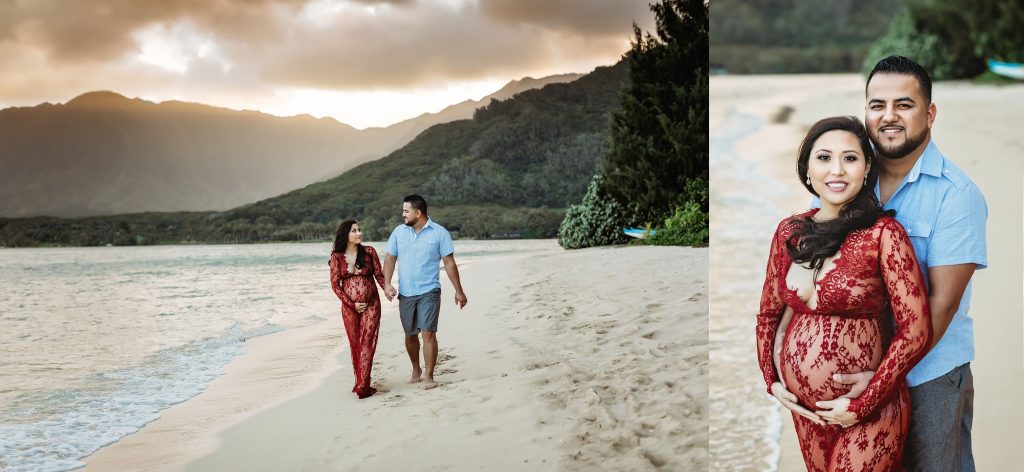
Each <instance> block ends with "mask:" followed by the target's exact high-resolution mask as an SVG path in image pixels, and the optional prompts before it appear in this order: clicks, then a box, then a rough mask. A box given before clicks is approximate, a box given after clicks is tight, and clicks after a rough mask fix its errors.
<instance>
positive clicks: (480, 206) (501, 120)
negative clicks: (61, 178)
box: [0, 62, 628, 246]
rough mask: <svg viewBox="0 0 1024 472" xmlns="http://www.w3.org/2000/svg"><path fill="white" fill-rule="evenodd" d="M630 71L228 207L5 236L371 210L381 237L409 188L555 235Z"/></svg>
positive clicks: (26, 229) (5, 233)
mask: <svg viewBox="0 0 1024 472" xmlns="http://www.w3.org/2000/svg"><path fill="white" fill-rule="evenodd" d="M627 80H628V65H627V64H626V63H625V62H620V63H619V64H617V65H615V66H611V67H601V68H598V69H597V70H595V71H594V72H592V73H590V74H588V75H586V76H584V77H582V78H580V79H578V80H576V81H573V82H570V83H560V84H550V85H547V86H545V87H543V88H541V89H534V90H529V91H525V92H522V93H519V94H518V95H515V96H514V97H512V98H510V99H507V100H496V101H493V102H491V104H490V105H488V106H487V107H485V108H481V109H479V110H477V111H476V113H475V114H474V116H473V118H472V119H467V120H459V121H454V122H451V123H445V124H440V125H435V126H433V127H431V128H430V129H428V130H427V131H425V132H423V133H421V134H420V135H419V136H417V137H416V138H415V139H414V140H413V141H412V142H410V143H408V144H407V145H405V146H403V147H402V148H400V149H398V150H396V151H394V152H392V153H390V154H389V155H387V156H386V157H384V158H381V159H379V160H375V161H372V162H368V163H365V164H362V165H359V166H357V167H355V168H353V169H351V170H349V171H348V172H345V173H344V174H342V175H341V176H338V177H336V178H333V179H329V180H326V181H322V182H318V183H315V184H312V185H308V186H306V187H303V188H300V189H298V190H294V191H291V192H288V193H285V194H283V195H280V196H278V197H274V198H270V199H266V200H262V201H259V202H257V203H253V204H249V205H244V206H241V207H237V208H235V209H232V210H228V211H225V212H220V213H215V212H205V213H147V214H135V215H118V216H112V217H104V218H81V219H74V220H62V219H56V218H32V219H0V243H2V244H4V245H7V246H22V245H36V244H70V245H93V244H107V243H110V244H151V243H178V242H181V241H199V242H233V241H238V242H243V241H262V240H295V239H319V238H323V237H325V236H329V235H332V234H333V232H334V228H335V227H336V224H337V221H338V220H340V219H343V218H358V219H360V220H361V222H362V226H363V227H364V231H366V232H367V233H368V234H367V236H368V239H382V238H383V237H384V236H386V234H387V233H388V232H389V231H390V230H391V228H393V227H394V225H395V224H397V223H398V222H399V219H398V216H399V214H400V208H401V199H402V197H403V196H404V195H406V194H408V193H420V194H422V195H424V197H426V198H427V200H428V202H430V205H431V210H430V213H431V216H432V217H433V218H434V219H435V221H438V222H439V223H441V224H443V225H445V226H447V227H449V228H450V229H451V230H453V232H455V233H456V234H457V235H461V236H463V237H553V236H554V235H555V232H556V231H557V228H558V224H559V222H560V221H561V218H562V216H563V214H564V208H565V207H567V206H568V205H569V204H571V203H574V202H576V201H578V200H579V198H580V197H581V196H582V194H583V193H584V191H585V189H586V185H587V183H588V182H589V181H590V178H591V177H592V176H593V174H594V171H595V169H596V166H597V161H598V158H599V156H600V155H601V154H602V153H604V152H605V151H606V147H607V143H606V139H607V138H606V136H607V127H608V114H609V112H610V111H611V110H612V109H613V108H614V107H615V106H616V105H617V103H618V98H619V93H620V91H621V89H622V87H623V84H624V83H625V82H626V81H627Z"/></svg>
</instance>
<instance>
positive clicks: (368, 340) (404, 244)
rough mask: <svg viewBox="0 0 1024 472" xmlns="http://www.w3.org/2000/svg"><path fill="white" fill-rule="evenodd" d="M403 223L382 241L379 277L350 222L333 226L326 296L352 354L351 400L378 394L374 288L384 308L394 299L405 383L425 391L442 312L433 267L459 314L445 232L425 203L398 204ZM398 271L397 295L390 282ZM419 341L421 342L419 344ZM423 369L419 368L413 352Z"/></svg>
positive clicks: (375, 261) (411, 199)
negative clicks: (334, 302)
mask: <svg viewBox="0 0 1024 472" xmlns="http://www.w3.org/2000/svg"><path fill="white" fill-rule="evenodd" d="M402 220H403V222H404V224H401V225H398V226H397V227H395V229H394V230H393V231H392V232H391V236H390V237H388V242H387V247H386V249H385V251H386V254H385V255H384V268H383V269H381V264H380V259H379V258H378V257H377V251H375V250H374V249H373V248H372V247H370V246H363V244H362V240H363V234H362V230H361V229H360V228H359V224H358V223H357V222H356V221H355V220H345V221H343V222H341V225H339V226H338V234H337V236H335V239H334V248H333V250H332V251H331V259H330V267H331V288H332V289H333V290H334V293H335V294H336V295H337V296H338V298H339V299H340V300H341V317H342V320H343V321H344V323H345V332H346V333H347V334H348V343H349V347H350V348H351V351H352V371H353V373H354V375H355V386H353V387H352V392H353V393H355V394H356V395H358V396H359V398H366V397H369V396H371V395H373V394H374V393H376V392H377V389H375V388H373V387H372V386H371V385H370V370H371V369H372V367H373V354H374V352H375V351H376V349H377V333H378V331H379V330H380V311H381V303H380V297H379V296H378V294H377V287H376V286H375V285H374V281H376V283H377V284H379V285H380V287H381V288H382V289H383V290H384V296H385V297H387V299H388V301H391V300H393V299H394V298H395V297H396V296H397V297H398V311H399V315H400V318H401V319H402V328H403V329H404V330H405V349H406V351H408V353H409V360H410V361H412V378H411V379H410V382H412V383H416V382H421V381H422V382H424V384H425V385H424V387H425V388H428V389H429V388H433V387H435V386H436V385H437V383H436V382H435V381H434V366H435V365H437V322H438V316H439V314H440V311H441V282H440V279H439V276H438V273H439V270H438V266H439V264H440V263H441V262H443V263H444V269H445V272H447V273H448V279H449V280H451V282H452V285H453V286H454V287H455V304H456V305H457V306H458V307H459V308H460V309H461V308H462V307H464V306H466V303H467V299H466V294H465V293H464V292H463V291H462V284H461V282H460V280H459V268H458V266H457V265H456V264H455V247H454V245H453V244H452V237H451V235H450V234H449V233H448V230H446V229H444V228H443V227H442V226H441V225H439V224H437V223H434V222H433V221H432V220H431V219H430V217H428V216H427V202H426V200H424V199H423V197H421V196H419V195H409V196H407V197H405V199H404V200H403V203H402ZM396 262H397V263H398V290H395V287H394V286H392V285H391V277H392V275H393V274H394V272H395V264H396ZM420 337H422V339H423V341H422V343H421V342H420ZM421 344H422V346H423V361H424V362H423V367H422V368H421V367H420V345H421Z"/></svg>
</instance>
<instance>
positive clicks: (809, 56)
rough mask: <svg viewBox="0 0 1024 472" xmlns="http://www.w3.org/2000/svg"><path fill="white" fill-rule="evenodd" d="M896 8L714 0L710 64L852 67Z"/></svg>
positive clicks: (803, 69) (751, 68)
mask: <svg viewBox="0 0 1024 472" xmlns="http://www.w3.org/2000/svg"><path fill="white" fill-rule="evenodd" d="M899 8H900V7H899V5H898V4H893V2H889V1H882V0H832V1H827V2H822V1H818V0H715V1H714V2H712V3H711V10H712V11H711V31H713V32H714V37H713V38H712V41H711V45H710V46H711V61H712V63H711V65H712V69H717V70H724V71H726V72H729V73H732V74H797V73H823V72H854V71H857V70H859V69H860V65H861V63H862V62H863V61H864V57H865V55H866V54H867V52H868V48H869V47H871V44H872V43H874V42H875V40H877V39H878V38H879V37H880V36H882V34H884V33H885V31H886V27H887V26H888V24H889V20H890V19H892V17H893V15H894V14H895V13H896V12H897V11H899Z"/></svg>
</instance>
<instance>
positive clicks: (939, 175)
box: [813, 141, 988, 387]
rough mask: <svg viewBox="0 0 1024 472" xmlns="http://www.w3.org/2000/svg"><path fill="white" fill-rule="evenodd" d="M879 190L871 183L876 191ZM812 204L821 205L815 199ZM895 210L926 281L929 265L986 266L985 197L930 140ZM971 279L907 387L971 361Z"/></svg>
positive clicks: (890, 204)
mask: <svg viewBox="0 0 1024 472" xmlns="http://www.w3.org/2000/svg"><path fill="white" fill-rule="evenodd" d="M878 194H879V188H878V185H877V184H876V185H875V195H878ZM813 205H814V206H815V207H818V206H819V201H818V199H814V201H813ZM884 208H885V209H886V210H896V220H897V221H899V222H900V224H902V225H903V227H904V228H905V229H906V230H907V235H908V236H910V243H911V244H912V245H913V246H914V253H915V255H916V256H917V261H918V263H919V264H920V265H921V270H922V271H923V272H924V275H925V283H926V284H927V283H928V268H929V267H937V266H944V265H955V264H975V265H976V266H977V268H978V269H984V268H985V267H987V266H988V259H987V255H986V254H987V250H986V246H985V220H986V219H987V218H988V205H987V204H986V203H985V197H984V196H983V195H982V194H981V190H980V189H979V188H978V186H977V185H975V184H974V182H972V181H971V179H970V178H969V177H967V174H965V173H964V171H963V170H961V169H960V168H959V167H957V166H956V164H953V162H951V161H950V160H949V159H946V158H945V156H943V155H942V153H941V152H939V148H938V147H937V146H936V145H935V141H929V143H928V146H927V147H926V148H925V150H924V153H923V154H921V157H920V158H919V159H918V160H917V162H916V163H915V164H914V167H913V168H912V169H910V172H909V173H908V174H907V176H906V177H904V178H903V181H902V182H900V184H899V186H898V187H896V191H895V192H894V193H893V194H892V197H890V198H889V201H887V202H886V203H885V205H884ZM970 306H971V282H968V283H967V289H966V290H964V296H963V298H961V299H960V307H959V308H958V309H957V311H956V314H955V315H954V316H953V320H952V321H951V322H950V323H949V327H948V328H946V333H945V334H943V336H942V339H940V340H939V343H938V344H936V345H935V347H934V348H933V349H932V350H931V351H930V352H929V353H928V355H926V356H925V357H924V359H922V360H921V362H919V363H918V364H917V365H916V366H914V368H913V369H912V370H911V371H910V373H909V374H907V384H908V385H910V386H911V387H913V386H916V385H920V384H922V383H925V382H927V381H929V380H932V379H936V378H938V377H941V376H942V375H945V374H946V373H947V372H949V371H951V370H953V369H954V368H956V367H958V366H960V365H963V364H966V363H968V362H970V361H972V360H974V321H973V320H972V319H971V316H970V315H969V314H968V309H969V308H970Z"/></svg>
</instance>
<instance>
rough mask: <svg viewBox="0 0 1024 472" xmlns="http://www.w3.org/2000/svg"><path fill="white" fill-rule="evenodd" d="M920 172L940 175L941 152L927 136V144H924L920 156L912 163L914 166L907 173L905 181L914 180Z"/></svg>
mask: <svg viewBox="0 0 1024 472" xmlns="http://www.w3.org/2000/svg"><path fill="white" fill-rule="evenodd" d="M921 174H925V175H930V176H932V177H939V176H941V175H942V153H940V152H939V148H938V147H937V146H935V141H934V140H933V139H932V138H930V137H929V138H928V145H927V146H925V148H924V152H923V153H921V157H920V158H918V159H917V162H915V163H914V167H913V168H911V169H910V173H908V174H907V182H916V181H917V178H918V177H920V176H921Z"/></svg>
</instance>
